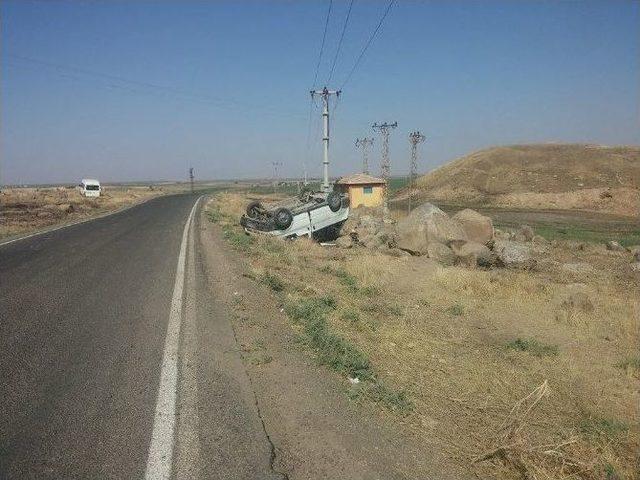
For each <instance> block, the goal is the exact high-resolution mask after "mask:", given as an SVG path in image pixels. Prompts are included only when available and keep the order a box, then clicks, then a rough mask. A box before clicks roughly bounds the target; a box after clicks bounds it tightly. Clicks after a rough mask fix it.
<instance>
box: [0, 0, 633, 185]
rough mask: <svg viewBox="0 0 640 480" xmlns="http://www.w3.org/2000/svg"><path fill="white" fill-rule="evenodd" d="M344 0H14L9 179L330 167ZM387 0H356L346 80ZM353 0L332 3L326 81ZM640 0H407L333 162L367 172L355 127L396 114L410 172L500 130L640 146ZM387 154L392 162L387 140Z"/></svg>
mask: <svg viewBox="0 0 640 480" xmlns="http://www.w3.org/2000/svg"><path fill="white" fill-rule="evenodd" d="M328 4H329V2H328V0H322V1H296V2H294V1H291V2H284V1H275V0H274V1H269V0H260V1H240V0H235V1H229V2H222V1H213V0H212V1H201V2H189V1H168V0H164V1H156V2H153V1H112V2H106V1H105V2H100V1H80V0H77V1H72V2H61V1H42V2H30V1H6V0H5V1H3V2H2V6H1V9H2V10H1V13H2V34H1V35H2V43H1V45H2V51H1V53H2V55H1V62H2V65H1V66H2V85H1V86H2V92H1V102H2V104H1V109H2V110H1V113H2V124H1V127H0V128H1V140H2V146H1V154H2V163H1V168H2V172H1V177H0V181H1V182H3V183H18V182H20V183H48V182H75V181H76V180H77V179H79V178H81V177H97V178H100V179H103V180H105V181H127V180H159V179H184V178H185V177H186V172H187V168H188V166H189V165H192V166H193V167H195V169H196V174H197V177H199V178H201V179H204V178H207V179H215V178H232V177H244V178H247V177H260V176H269V175H271V171H272V167H271V162H272V161H279V162H282V163H283V164H284V165H283V167H281V168H282V172H283V174H285V175H292V176H293V175H300V174H301V172H302V164H303V161H304V159H307V161H308V162H309V172H310V174H313V175H319V174H320V172H321V148H320V132H319V111H318V110H317V109H316V108H314V110H313V118H314V121H313V123H312V130H313V133H312V141H311V142H310V147H309V148H307V132H308V119H309V109H310V101H309V94H308V91H309V89H310V88H311V83H312V81H313V76H314V71H315V65H316V62H317V59H318V53H319V50H320V43H321V39H322V32H323V28H324V19H325V16H326V12H327V7H328ZM386 5H387V1H386V0H384V1H382V0H381V1H372V0H355V2H354V5H353V10H352V12H351V19H350V22H349V24H348V26H347V30H346V34H345V37H344V43H343V48H342V50H341V53H340V56H339V58H338V62H337V66H336V70H335V74H334V81H332V83H331V85H330V87H334V88H335V87H337V86H340V85H341V83H342V82H343V81H344V79H345V77H346V76H347V73H348V71H349V70H350V69H351V67H352V65H353V63H354V61H355V58H356V57H357V55H358V53H359V52H360V50H361V49H362V47H363V45H364V44H365V42H366V39H367V38H368V36H369V35H370V33H371V32H372V30H373V29H374V27H375V25H376V24H377V22H378V20H379V19H380V17H381V15H382V13H383V12H384V10H385V8H386ZM348 6H349V2H348V0H344V1H341V0H334V2H333V10H332V15H331V17H330V23H329V28H328V32H327V42H326V47H325V55H324V57H323V61H322V64H321V68H320V74H319V80H318V86H321V85H322V84H323V83H324V82H325V80H326V77H327V75H328V70H329V66H330V63H331V61H332V59H333V56H334V53H335V50H336V46H337V43H338V38H339V35H340V31H341V29H342V24H343V21H344V18H345V15H346V12H347V8H348ZM639 30H640V3H639V2H637V1H635V2H634V1H615V0H613V1H612V0H609V1H605V0H603V1H598V2H586V1H585V2H579V1H572V2H569V1H567V2H556V1H536V2H526V1H505V2H492V1H470V2H463V1H449V0H446V1H445V0H442V1H429V2H426V1H425V2H419V1H409V0H400V1H399V2H398V3H397V4H396V5H395V6H394V7H393V8H392V10H391V11H390V13H389V16H388V17H387V18H386V20H385V22H384V24H383V26H382V29H381V31H380V34H379V36H378V37H377V38H376V40H375V41H374V42H373V44H372V45H371V47H370V49H369V50H368V51H367V53H366V55H365V57H364V58H363V60H362V62H361V64H360V66H359V67H358V69H357V70H356V72H355V74H354V75H353V77H352V78H351V80H350V81H349V82H348V83H347V84H346V85H345V87H344V91H343V96H342V98H341V100H340V102H339V104H338V105H337V109H336V111H335V116H334V122H333V125H332V149H331V159H332V165H331V173H332V174H344V173H347V172H351V171H356V170H357V169H358V168H359V167H360V157H359V152H358V151H356V149H355V147H354V145H353V143H354V140H355V138H356V137H357V136H363V135H367V136H372V135H374V133H373V132H372V130H371V128H370V125H371V123H373V122H374V121H378V122H381V121H398V123H399V127H398V129H397V130H395V131H394V132H393V134H392V138H391V158H392V173H393V174H395V175H401V174H405V173H406V172H407V170H408V162H409V143H408V140H407V134H408V133H409V132H410V131H412V130H415V129H419V130H421V131H422V132H423V133H424V134H425V135H426V136H427V137H428V139H427V142H426V143H424V144H423V145H422V146H421V154H420V157H421V158H420V170H421V171H428V170H430V169H432V168H434V167H435V166H437V165H439V164H441V163H443V162H446V161H448V160H451V159H453V158H456V157H457V156H459V155H462V154H465V153H467V152H469V151H472V150H476V149H480V148H483V147H486V146H490V145H498V144H512V143H527V142H554V141H560V142H592V143H601V144H640V120H639V118H640V111H639V109H640V93H639V90H640V65H639V64H640V35H639ZM376 142H377V143H376V145H375V146H374V149H373V151H372V154H371V156H372V158H371V163H372V164H373V167H374V168H373V170H374V173H376V172H377V171H378V170H379V156H380V140H379V138H377V139H376Z"/></svg>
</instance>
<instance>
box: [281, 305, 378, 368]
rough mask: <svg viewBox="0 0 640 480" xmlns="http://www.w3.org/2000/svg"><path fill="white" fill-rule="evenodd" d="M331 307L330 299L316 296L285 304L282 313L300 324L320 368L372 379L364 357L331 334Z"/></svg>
mask: <svg viewBox="0 0 640 480" xmlns="http://www.w3.org/2000/svg"><path fill="white" fill-rule="evenodd" d="M335 308H336V302H335V299H334V298H333V297H318V298H305V299H300V300H297V301H294V302H289V303H288V304H287V305H286V306H285V311H286V312H287V314H288V315H289V316H290V317H291V318H292V319H293V320H294V321H295V322H297V323H300V324H301V325H302V327H303V333H304V342H305V343H306V344H307V345H308V346H309V347H311V348H312V349H313V350H314V351H315V352H316V355H317V358H318V361H319V363H320V364H321V365H327V366H329V367H330V368H331V369H333V370H335V371H337V372H340V373H343V374H346V375H349V376H350V377H358V378H360V379H361V380H371V379H373V372H372V370H371V365H370V363H369V359H368V358H367V356H366V355H365V354H364V353H362V352H360V351H359V350H358V349H357V348H356V347H355V346H353V345H352V344H351V343H350V342H349V341H348V340H346V339H344V338H342V337H340V336H339V335H336V334H335V333H333V332H331V330H330V328H329V323H328V321H327V315H328V314H329V312H331V311H332V310H334V309H335Z"/></svg>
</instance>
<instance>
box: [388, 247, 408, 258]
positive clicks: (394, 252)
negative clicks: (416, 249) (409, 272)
mask: <svg viewBox="0 0 640 480" xmlns="http://www.w3.org/2000/svg"><path fill="white" fill-rule="evenodd" d="M383 253H386V254H387V255H389V256H391V257H399V258H400V257H410V256H411V254H410V253H409V252H405V251H404V250H400V249H399V248H389V249H386V250H384V251H383Z"/></svg>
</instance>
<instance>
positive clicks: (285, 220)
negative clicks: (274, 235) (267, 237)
mask: <svg viewBox="0 0 640 480" xmlns="http://www.w3.org/2000/svg"><path fill="white" fill-rule="evenodd" d="M273 221H274V223H275V224H276V227H278V229H279V230H286V229H287V228H289V227H290V226H291V223H292V222H293V214H292V213H291V211H290V210H289V209H287V208H279V209H278V210H276V211H275V213H274V214H273Z"/></svg>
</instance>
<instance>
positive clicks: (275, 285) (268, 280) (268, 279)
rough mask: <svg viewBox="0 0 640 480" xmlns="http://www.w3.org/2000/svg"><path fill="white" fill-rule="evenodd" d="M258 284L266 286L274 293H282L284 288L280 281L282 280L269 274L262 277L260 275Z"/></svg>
mask: <svg viewBox="0 0 640 480" xmlns="http://www.w3.org/2000/svg"><path fill="white" fill-rule="evenodd" d="M260 282H261V283H262V284H264V285H266V286H268V287H269V288H270V289H271V290H273V291H274V292H282V291H283V290H284V288H285V283H284V282H283V281H282V279H281V278H280V277H279V276H277V275H275V274H273V273H270V272H266V273H265V274H264V275H262V278H261V279H260Z"/></svg>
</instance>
